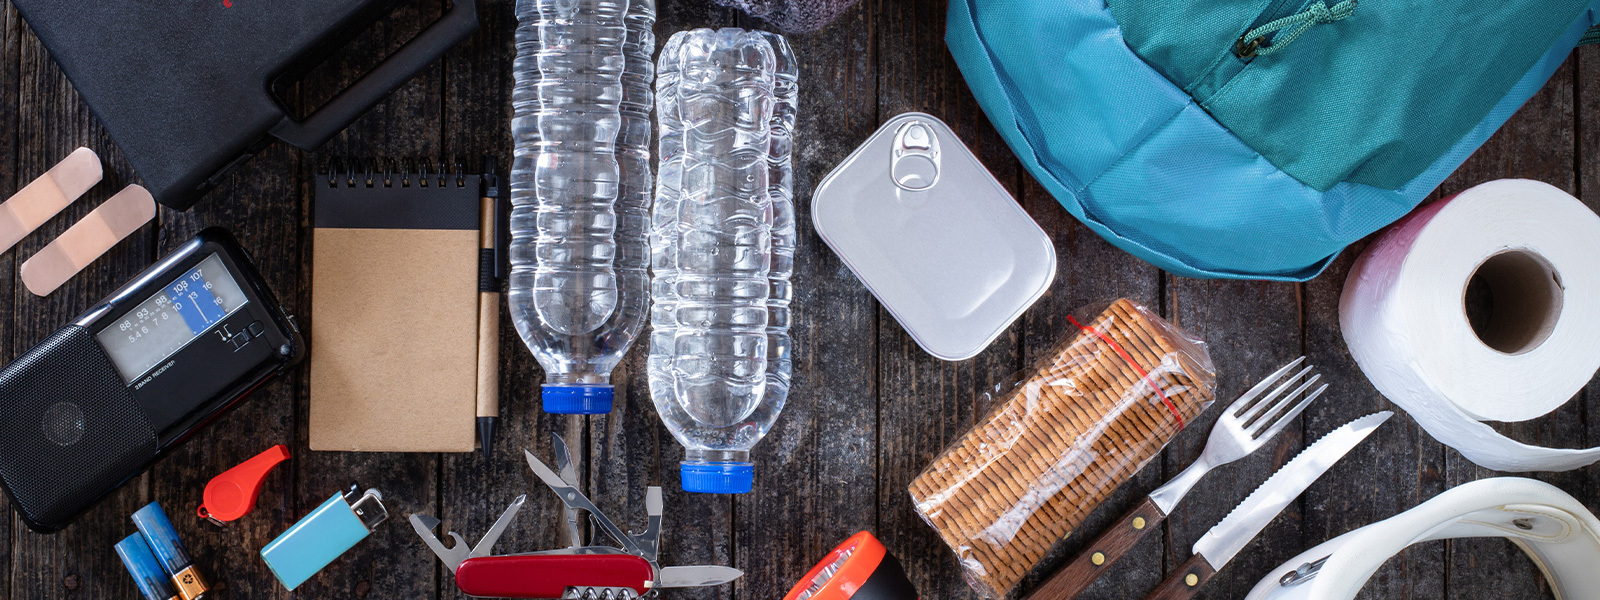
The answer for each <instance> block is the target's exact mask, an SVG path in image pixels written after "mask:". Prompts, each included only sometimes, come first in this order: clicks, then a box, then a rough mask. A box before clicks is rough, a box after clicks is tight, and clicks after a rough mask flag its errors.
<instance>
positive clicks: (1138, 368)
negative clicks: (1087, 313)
mask: <svg viewBox="0 0 1600 600" xmlns="http://www.w3.org/2000/svg"><path fill="white" fill-rule="evenodd" d="M1067 320H1068V321H1071V322H1072V324H1073V325H1077V326H1078V329H1081V330H1083V331H1087V332H1089V333H1091V334H1094V336H1095V337H1097V338H1100V339H1101V341H1104V342H1105V343H1106V344H1108V345H1110V346H1111V349H1112V350H1116V351H1117V354H1118V355H1119V356H1121V357H1122V360H1125V361H1128V364H1129V365H1132V366H1133V370H1135V371H1138V372H1139V378H1140V379H1141V380H1143V381H1144V382H1146V383H1148V384H1150V388H1151V389H1154V390H1155V391H1156V395H1158V396H1161V403H1162V404H1165V405H1167V410H1168V411H1171V412H1172V416H1173V418H1176V419H1177V420H1178V431H1183V427H1184V425H1185V423H1184V422H1183V415H1182V414H1179V413H1178V407H1177V405H1175V404H1173V403H1172V400H1170V399H1168V398H1167V393H1166V392H1163V391H1161V386H1159V385H1156V382H1155V380H1154V379H1152V378H1151V377H1150V373H1148V372H1145V370H1144V367H1141V366H1139V363H1137V362H1134V360H1133V357H1132V356H1128V353H1127V352H1124V351H1123V350H1122V346H1118V345H1117V343H1116V342H1115V341H1113V340H1112V339H1111V338H1109V337H1107V336H1106V335H1105V334H1103V333H1100V331H1099V330H1097V329H1095V328H1093V327H1085V326H1084V325H1083V324H1082V323H1079V322H1078V320H1077V319H1074V318H1072V315H1067Z"/></svg>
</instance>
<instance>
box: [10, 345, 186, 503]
mask: <svg viewBox="0 0 1600 600" xmlns="http://www.w3.org/2000/svg"><path fill="white" fill-rule="evenodd" d="M155 456H156V434H155V431H153V430H152V429H151V428H150V423H149V421H148V419H146V417H145V414H144V411H143V410H141V409H140V408H139V404H138V401H137V400H136V399H135V398H134V397H133V394H131V393H129V392H128V389H127V387H126V386H125V385H124V384H123V381H122V376H121V375H118V373H117V369H116V366H115V365H113V364H112V363H111V358H110V357H108V356H106V353H105V351H104V350H103V349H101V348H100V344H98V343H96V342H95V341H94V336H93V335H91V334H90V333H89V330H88V329H85V328H83V327H78V326H76V325H71V326H68V327H66V328H64V329H62V330H61V331H58V332H56V333H55V334H53V335H51V336H50V337H49V338H47V339H45V340H44V341H43V342H40V343H39V345H38V346H35V347H33V349H31V350H29V351H28V352H27V353H26V354H23V355H22V356H20V357H18V358H17V359H16V360H14V361H11V364H8V365H6V366H5V368H4V369H0V482H3V483H4V484H5V487H6V489H7V491H8V492H9V493H10V495H11V498H12V501H13V502H14V503H15V505H16V508H17V512H19V513H20V514H21V515H22V517H23V518H24V520H25V521H27V522H28V525H29V526H30V527H33V528H34V529H38V530H42V531H53V530H57V529H60V528H62V527H65V526H66V525H67V523H69V522H70V521H71V520H72V519H73V518H75V517H77V516H78V514H79V513H82V512H83V511H84V510H87V509H88V508H89V507H90V506H93V505H94V503H96V502H98V501H99V500H100V499H101V498H102V497H104V496H105V495H106V494H108V493H110V492H111V491H112V490H114V489H116V488H117V486H119V485H121V484H122V482H124V481H127V480H128V479H129V478H131V477H133V476H135V475H138V474H139V472H140V471H141V470H142V469H143V467H144V466H145V465H146V464H148V463H149V462H150V461H151V460H152V459H154V458H155Z"/></svg>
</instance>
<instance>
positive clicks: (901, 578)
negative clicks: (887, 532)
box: [783, 531, 917, 600]
mask: <svg viewBox="0 0 1600 600" xmlns="http://www.w3.org/2000/svg"><path fill="white" fill-rule="evenodd" d="M783 600H917V590H916V589H915V588H913V587H911V581H910V580H908V579H906V571H905V569H903V568H901V567H900V561H898V560H895V558H894V555H893V554H889V550H888V549H887V548H884V547H883V543H882V542H879V541H878V538H875V537H872V534H871V533H867V532H865V531H863V532H860V533H857V534H855V535H852V536H850V539H847V540H845V541H844V543H843V544H839V546H838V547H837V548H834V549H833V551H832V552H829V553H828V555H827V556H826V557H824V558H823V559H822V562H819V563H817V566H815V567H811V571H810V572H809V573H806V576H805V577H802V578H801V579H800V583H797V584H795V586H794V587H793V588H791V589H790V590H789V593H788V594H787V595H785V596H784V597H783Z"/></svg>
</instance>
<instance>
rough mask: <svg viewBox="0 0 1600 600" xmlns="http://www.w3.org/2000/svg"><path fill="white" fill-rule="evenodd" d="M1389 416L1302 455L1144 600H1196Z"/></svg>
mask: <svg viewBox="0 0 1600 600" xmlns="http://www.w3.org/2000/svg"><path fill="white" fill-rule="evenodd" d="M1391 416H1394V413H1392V412H1389V411H1382V412H1377V413H1373V414H1370V415H1367V416H1365V417H1361V418H1359V419H1356V420H1354V421H1351V422H1349V423H1345V424H1344V425H1342V426H1340V427H1339V428H1338V429H1335V430H1333V431H1330V432H1328V435H1325V436H1322V439H1320V440H1317V442H1316V443H1314V444H1312V445H1311V446H1310V447H1307V448H1306V449H1305V450H1303V451H1301V452H1300V454H1299V455H1298V456H1295V457H1294V459H1293V460H1290V461H1289V464H1286V465H1284V466H1283V468H1281V469H1278V472H1277V473H1273V474H1272V477H1269V478H1267V481H1266V482H1265V483H1262V484H1261V487H1258V488H1256V491H1254V492H1251V493H1250V495H1249V496H1248V497H1246V498H1245V499H1244V502H1240V503H1239V505H1238V506H1235V507H1234V508H1233V512H1230V513H1228V516H1226V517H1223V519H1222V521H1221V522H1219V523H1217V525H1216V526H1215V527H1212V528H1211V530H1210V531H1207V532H1206V534H1205V535H1203V536H1201V537H1200V540H1199V541H1197V542H1195V543H1194V556H1193V557H1190V558H1189V560H1188V561H1187V562H1185V563H1183V566H1181V567H1179V568H1178V569H1177V570H1176V571H1173V572H1172V575H1171V576H1169V577H1168V578H1167V580H1166V581H1165V582H1163V583H1162V584H1161V587H1158V588H1156V590H1155V591H1154V592H1151V593H1150V595H1149V596H1145V600H1182V599H1187V598H1193V597H1194V596H1195V594H1197V593H1199V591H1200V587H1201V586H1204V585H1205V583H1206V582H1207V581H1210V580H1211V577H1212V576H1213V575H1216V573H1217V571H1218V570H1220V569H1222V567H1223V566H1224V565H1226V564H1227V563H1228V561H1229V560H1232V559H1233V557H1234V556H1235V555H1237V554H1238V553H1239V551H1240V550H1243V549H1244V547H1245V545H1246V544H1248V543H1250V540H1252V539H1254V538H1255V537H1256V535H1257V534H1260V533H1261V530H1263V529H1266V528H1267V524H1268V523H1271V522H1272V520H1273V519H1274V518H1276V517H1277V516H1278V513H1279V512H1282V511H1283V509H1284V507H1286V506H1288V505H1289V503H1290V502H1294V499H1295V498H1298V497H1300V493H1301V492H1304V491H1306V488H1308V487H1311V484H1312V483H1313V482H1315V481H1316V480H1317V478H1319V477H1322V474H1323V473H1326V472H1328V469H1329V468H1330V467H1332V466H1333V465H1334V463H1337V462H1339V459H1341V458H1344V455H1345V454H1347V453H1349V452H1350V450H1351V449H1353V448H1355V447H1356V446H1357V445H1359V444H1360V443H1361V440H1364V439H1367V436H1368V435H1371V434H1372V432H1373V431H1374V430H1376V429H1377V428H1378V426H1379V425H1382V424H1383V422H1384V421H1387V420H1389V417H1391Z"/></svg>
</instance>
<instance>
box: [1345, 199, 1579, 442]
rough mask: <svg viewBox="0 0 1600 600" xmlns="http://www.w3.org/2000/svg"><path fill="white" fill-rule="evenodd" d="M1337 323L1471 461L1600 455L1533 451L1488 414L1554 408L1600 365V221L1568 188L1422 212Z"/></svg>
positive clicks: (1390, 238)
mask: <svg viewBox="0 0 1600 600" xmlns="http://www.w3.org/2000/svg"><path fill="white" fill-rule="evenodd" d="M1469 306H1471V307H1474V315H1473V316H1472V317H1470V318H1469V316H1468V307H1469ZM1478 307H1482V308H1483V309H1485V310H1483V311H1482V314H1481V315H1480V314H1478V312H1479V311H1478V310H1477V309H1478ZM1339 325H1340V327H1341V328H1342V329H1343V331H1344V339H1345V342H1346V343H1347V344H1348V345H1349V347H1350V354H1351V355H1352V356H1354V357H1355V359H1356V362H1357V363H1358V364H1360V365H1361V370H1362V371H1363V372H1364V373H1366V375H1367V377H1368V378H1369V379H1371V380H1372V383H1373V385H1375V386H1377V388H1378V391H1380V392H1382V393H1383V395H1384V396H1386V397H1388V398H1389V400H1391V401H1393V402H1394V403H1395V404H1398V405H1400V407H1401V408H1404V409H1405V410H1406V412H1407V413H1409V414H1410V415H1411V417H1412V418H1413V419H1415V420H1416V421H1417V423H1418V424H1420V425H1422V427H1423V429H1426V430H1427V431H1428V433H1429V434H1430V435H1432V436H1433V437H1434V438H1435V439H1437V440H1439V441H1440V442H1442V443H1444V444H1445V445H1448V446H1450V447H1452V448H1455V449H1456V450H1458V451H1460V452H1461V454H1462V455H1463V456H1466V457H1467V459H1469V460H1471V461H1472V462H1475V463H1477V464H1479V465H1482V466H1485V467H1488V468H1491V469H1497V470H1501V471H1565V470H1569V469H1576V468H1578V467H1582V466H1584V465H1588V464H1590V463H1592V462H1595V461H1596V460H1600V448H1590V449H1586V450H1578V449H1557V448H1544V447H1539V446H1530V445H1527V444H1523V443H1521V442H1517V441H1515V440H1512V439H1509V438H1507V437H1505V436H1502V435H1500V434H1499V433H1497V432H1496V431H1495V430H1494V429H1492V428H1490V427H1489V426H1488V425H1485V424H1483V423H1481V422H1480V421H1525V420H1528V419H1532V418H1535V417H1539V416H1541V415H1544V414H1547V413H1549V412H1550V411H1552V410H1555V409H1556V408H1557V407H1559V406H1561V405H1562V404H1563V403H1565V402H1567V400H1569V399H1570V398H1572V396H1573V395H1574V394H1576V393H1577V392H1578V390H1579V389H1581V388H1582V387H1583V386H1584V385H1585V384H1586V383H1588V381H1589V379H1590V378H1591V377H1592V376H1593V375H1594V372H1595V369H1596V368H1597V367H1600V346H1597V344H1600V217H1597V216H1596V215H1595V213H1594V211H1591V210H1589V208H1588V207H1586V206H1584V205H1583V204H1582V203H1581V202H1579V201H1578V200H1577V199H1576V198H1573V197H1572V196H1570V195H1567V194H1566V193H1565V192H1562V191H1561V190H1559V189H1556V188H1555V187H1552V186H1550V185H1547V184H1544V183H1540V182H1536V181H1526V180H1512V179H1508V180H1501V181H1494V182H1490V183H1485V184H1483V185H1480V186H1477V187H1474V188H1472V189H1469V190H1467V191H1465V192H1462V193H1460V194H1459V195H1457V196H1455V197H1454V198H1451V199H1447V200H1441V201H1439V202H1435V203H1433V204H1430V205H1428V206H1425V207H1422V208H1420V209H1418V210H1417V211H1416V212H1414V213H1412V214H1411V215H1410V216H1408V217H1406V218H1405V219H1402V220H1401V221H1400V222H1398V223H1396V224H1395V225H1394V226H1393V227H1391V228H1390V229H1389V230H1387V231H1385V232H1384V233H1383V235H1381V236H1380V237H1379V238H1378V240H1377V241H1376V242H1374V243H1373V244H1372V246H1370V247H1368V248H1367V250H1366V251H1365V252H1363V253H1362V255H1361V257H1360V258H1359V259H1357V260H1356V264H1355V266H1354V267H1353V268H1352V269H1351V271H1350V277H1349V279H1347V280H1346V281H1345V286H1344V295H1343V296H1342V297H1341V298H1340V301H1339Z"/></svg>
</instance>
